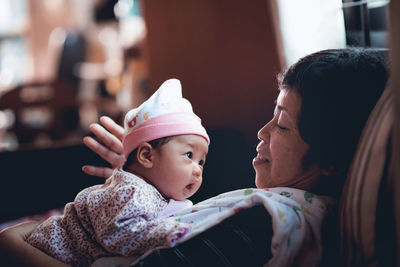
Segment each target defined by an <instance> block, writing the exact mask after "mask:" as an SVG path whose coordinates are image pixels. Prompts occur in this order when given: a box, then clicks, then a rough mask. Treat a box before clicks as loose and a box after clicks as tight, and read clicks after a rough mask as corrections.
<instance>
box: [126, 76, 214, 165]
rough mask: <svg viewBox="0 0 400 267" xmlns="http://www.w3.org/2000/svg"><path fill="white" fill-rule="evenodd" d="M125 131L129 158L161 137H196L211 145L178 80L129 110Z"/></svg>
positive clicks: (166, 83) (164, 84)
mask: <svg viewBox="0 0 400 267" xmlns="http://www.w3.org/2000/svg"><path fill="white" fill-rule="evenodd" d="M124 127H125V133H124V137H123V139H122V144H123V147H124V155H125V157H126V158H127V157H128V155H129V154H130V153H131V152H132V151H133V150H134V149H136V147H137V146H138V145H139V144H140V143H141V142H148V141H151V140H155V139H158V138H161V137H167V136H173V135H181V134H196V135H199V136H202V137H204V138H205V139H206V140H207V143H208V144H209V143H210V139H209V137H208V135H207V132H206V130H205V129H204V127H203V126H202V125H201V120H200V118H199V117H197V116H196V114H194V113H193V109H192V105H191V104H190V102H189V101H188V100H186V99H185V98H183V97H182V87H181V83H180V81H179V80H177V79H169V80H167V81H165V82H164V83H163V84H162V85H161V87H160V88H159V89H158V90H157V91H156V92H155V93H154V94H153V95H152V96H151V97H150V98H149V99H147V100H146V101H145V102H143V103H142V104H141V105H140V106H139V107H137V108H135V109H132V110H130V111H129V112H128V113H127V114H126V116H125V121H124Z"/></svg>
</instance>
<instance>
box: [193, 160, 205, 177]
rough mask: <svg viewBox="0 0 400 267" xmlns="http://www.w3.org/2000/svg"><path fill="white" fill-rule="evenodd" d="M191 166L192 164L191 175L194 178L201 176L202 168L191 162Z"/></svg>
mask: <svg viewBox="0 0 400 267" xmlns="http://www.w3.org/2000/svg"><path fill="white" fill-rule="evenodd" d="M193 164H194V166H193V175H194V176H201V174H202V172H203V170H202V168H201V167H200V165H199V164H197V163H196V162H193Z"/></svg>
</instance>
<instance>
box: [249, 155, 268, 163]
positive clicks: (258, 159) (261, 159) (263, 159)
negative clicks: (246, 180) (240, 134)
mask: <svg viewBox="0 0 400 267" xmlns="http://www.w3.org/2000/svg"><path fill="white" fill-rule="evenodd" d="M269 162H270V160H269V159H268V158H266V157H263V156H261V155H260V154H257V156H255V158H254V159H253V164H262V163H269Z"/></svg>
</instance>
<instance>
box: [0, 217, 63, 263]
mask: <svg viewBox="0 0 400 267" xmlns="http://www.w3.org/2000/svg"><path fill="white" fill-rule="evenodd" d="M38 224H39V223H38V222H26V223H21V224H18V225H16V226H13V227H9V228H7V229H5V230H3V231H2V232H0V259H1V262H0V265H2V266H33V267H35V266H38V267H39V266H42V267H45V266H55V267H66V266H69V265H67V264H64V263H62V262H60V261H58V260H56V259H54V258H52V257H50V256H48V255H47V254H45V253H43V252H42V251H40V250H38V249H37V248H35V247H33V246H31V245H30V244H28V243H26V242H25V241H24V239H25V237H26V236H27V235H29V234H30V233H31V232H32V231H33V229H35V227H36V226H37V225H38Z"/></svg>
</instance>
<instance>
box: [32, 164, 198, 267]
mask: <svg viewBox="0 0 400 267" xmlns="http://www.w3.org/2000/svg"><path fill="white" fill-rule="evenodd" d="M167 205H168V201H167V200H166V199H164V198H163V197H162V196H161V194H160V193H159V192H158V191H157V190H156V189H155V187H153V186H152V185H150V184H148V183H146V182H145V181H144V180H142V179H140V178H138V177H137V176H135V175H133V174H130V173H127V172H124V171H121V170H115V171H114V173H113V175H112V176H111V177H110V178H108V179H107V181H106V182H105V184H104V185H96V186H92V187H89V188H86V189H84V190H83V191H81V192H80V193H79V194H78V195H77V196H76V198H75V201H74V202H71V203H68V204H67V205H66V206H65V209H64V215H63V216H53V217H50V218H49V219H47V220H46V221H45V222H43V223H42V224H40V225H39V226H38V227H37V228H36V229H35V230H34V231H33V232H32V233H31V235H30V236H29V237H28V238H27V240H26V241H27V242H28V243H30V244H31V245H33V246H35V247H37V248H38V249H40V250H42V251H44V252H46V253H47V254H49V255H50V256H52V257H54V258H56V259H58V260H60V261H63V262H65V263H68V264H71V265H73V266H88V265H90V264H91V263H92V262H93V261H95V260H96V259H98V258H100V257H109V256H112V255H123V256H130V257H132V259H135V258H136V257H138V256H140V255H142V254H143V253H145V252H146V251H148V250H150V249H153V248H158V247H171V246H173V245H174V244H175V243H176V242H177V241H178V240H179V239H180V238H182V237H183V236H184V235H185V234H186V233H187V232H188V231H189V230H190V229H191V226H190V225H188V224H184V223H180V222H177V221H173V220H165V219H161V218H157V217H158V215H159V213H160V212H162V211H163V209H164V208H165V207H167Z"/></svg>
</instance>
